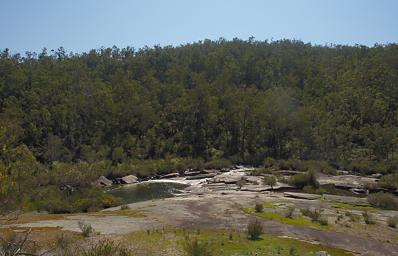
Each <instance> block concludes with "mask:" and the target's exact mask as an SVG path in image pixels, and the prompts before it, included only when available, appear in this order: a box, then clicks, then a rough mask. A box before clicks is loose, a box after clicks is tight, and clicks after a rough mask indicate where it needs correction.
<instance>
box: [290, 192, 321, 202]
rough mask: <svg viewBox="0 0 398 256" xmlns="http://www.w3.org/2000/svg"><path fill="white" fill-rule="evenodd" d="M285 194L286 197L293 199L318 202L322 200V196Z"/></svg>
mask: <svg viewBox="0 0 398 256" xmlns="http://www.w3.org/2000/svg"><path fill="white" fill-rule="evenodd" d="M283 194H284V196H286V197H293V198H298V199H306V200H316V199H319V198H321V195H316V194H306V193H295V192H284V193H283Z"/></svg>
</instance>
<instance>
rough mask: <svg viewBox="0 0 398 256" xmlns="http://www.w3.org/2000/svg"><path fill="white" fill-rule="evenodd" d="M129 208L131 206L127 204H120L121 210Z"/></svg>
mask: <svg viewBox="0 0 398 256" xmlns="http://www.w3.org/2000/svg"><path fill="white" fill-rule="evenodd" d="M128 209H130V206H128V205H127V204H124V205H121V206H120V210H128Z"/></svg>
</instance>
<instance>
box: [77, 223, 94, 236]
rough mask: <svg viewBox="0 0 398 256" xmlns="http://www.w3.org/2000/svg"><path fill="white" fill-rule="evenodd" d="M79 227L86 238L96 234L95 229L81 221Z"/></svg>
mask: <svg viewBox="0 0 398 256" xmlns="http://www.w3.org/2000/svg"><path fill="white" fill-rule="evenodd" d="M78 225H79V229H80V231H81V232H82V235H83V236H84V237H89V236H91V235H92V234H93V233H94V229H93V227H92V226H91V225H90V224H89V223H85V222H82V221H79V222H78Z"/></svg>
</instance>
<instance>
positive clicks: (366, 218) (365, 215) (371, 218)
mask: <svg viewBox="0 0 398 256" xmlns="http://www.w3.org/2000/svg"><path fill="white" fill-rule="evenodd" d="M362 217H363V220H364V221H365V223H366V224H375V223H376V220H375V217H374V215H373V214H371V213H369V212H368V211H365V212H363V213H362Z"/></svg>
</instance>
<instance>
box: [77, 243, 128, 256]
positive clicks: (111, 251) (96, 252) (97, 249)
mask: <svg viewBox="0 0 398 256" xmlns="http://www.w3.org/2000/svg"><path fill="white" fill-rule="evenodd" d="M132 255H133V254H132V253H131V251H130V250H128V249H127V248H126V247H124V246H122V245H120V244H116V243H115V242H113V241H110V240H103V241H100V242H98V243H96V244H95V245H92V246H91V247H90V248H88V249H86V250H84V251H83V253H82V254H81V256H132Z"/></svg>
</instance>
